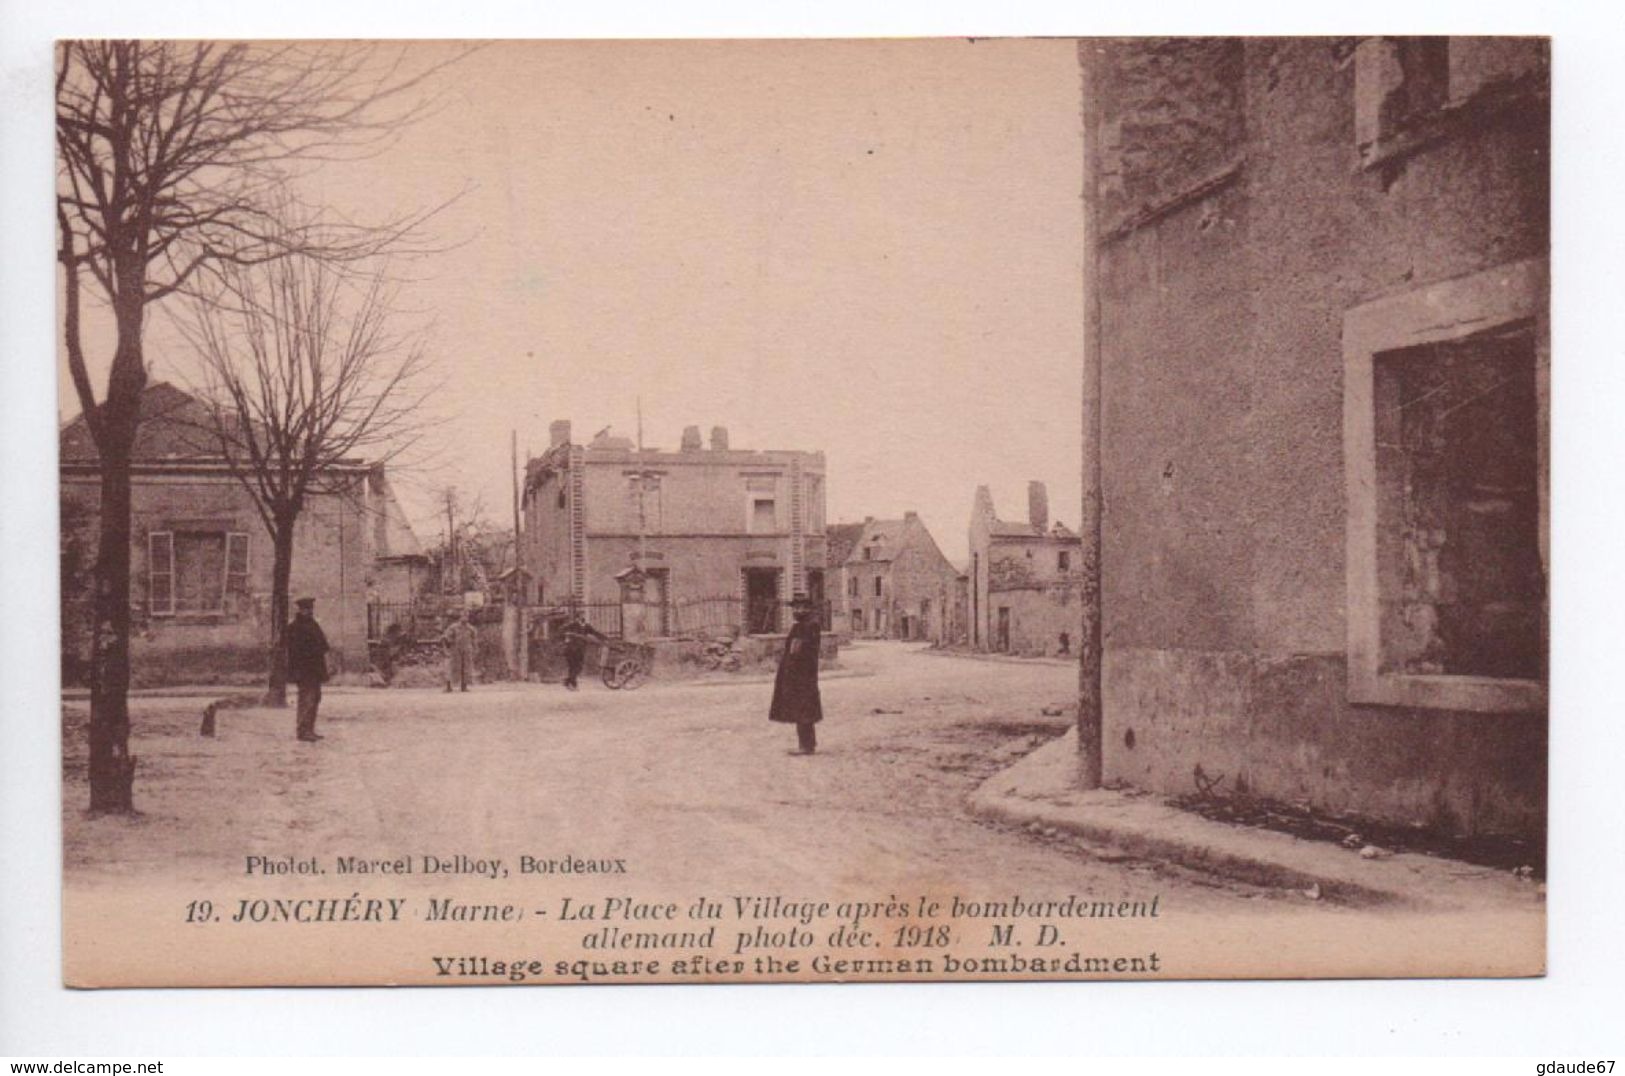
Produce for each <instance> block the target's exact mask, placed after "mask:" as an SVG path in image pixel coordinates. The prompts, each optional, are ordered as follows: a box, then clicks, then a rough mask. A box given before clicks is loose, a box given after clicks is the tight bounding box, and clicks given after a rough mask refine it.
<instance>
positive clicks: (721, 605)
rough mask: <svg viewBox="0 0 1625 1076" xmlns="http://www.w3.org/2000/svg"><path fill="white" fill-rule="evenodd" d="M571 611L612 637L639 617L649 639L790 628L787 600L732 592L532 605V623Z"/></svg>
mask: <svg viewBox="0 0 1625 1076" xmlns="http://www.w3.org/2000/svg"><path fill="white" fill-rule="evenodd" d="M572 609H577V610H579V611H580V612H581V613H582V615H583V617H584V618H585V619H586V621H587V623H588V624H591V625H592V626H593V627H594V628H595V629H597V630H598V631H601V632H603V633H604V634H605V635H607V636H609V637H610V638H611V639H620V638H623V637H624V636H625V634H626V631H625V629H626V628H628V627H634V626H635V623H636V622H637V621H641V628H642V630H641V634H642V635H645V636H649V637H672V636H696V635H698V636H726V635H734V634H741V633H742V634H752V635H770V634H776V633H779V632H783V631H787V630H788V629H789V627H790V611H789V603H788V602H785V601H780V600H778V599H776V598H774V599H762V600H759V601H754V602H747V601H746V600H745V599H743V598H741V597H739V596H738V595H733V594H731V595H722V596H717V597H710V598H681V599H675V600H672V601H667V602H665V603H663V604H662V603H656V602H650V603H645V604H643V606H642V608H641V611H640V609H639V605H638V603H635V602H633V603H628V604H626V605H623V604H622V603H620V602H587V603H585V604H576V605H574V606H572V605H569V604H561V605H547V606H541V607H533V608H532V609H531V612H530V616H531V619H532V622H533V623H539V624H544V623H548V622H555V623H562V622H563V621H564V620H565V619H566V618H567V617H568V616H569V615H570V612H571V610H572ZM627 610H632V611H633V613H634V614H640V615H636V617H635V622H634V623H633V624H629V623H627V619H626V618H627ZM830 612H831V609H830V603H829V602H827V601H826V602H823V603H822V604H821V608H820V613H819V615H820V616H821V617H822V618H823V623H824V625H825V627H828V626H829V624H830Z"/></svg>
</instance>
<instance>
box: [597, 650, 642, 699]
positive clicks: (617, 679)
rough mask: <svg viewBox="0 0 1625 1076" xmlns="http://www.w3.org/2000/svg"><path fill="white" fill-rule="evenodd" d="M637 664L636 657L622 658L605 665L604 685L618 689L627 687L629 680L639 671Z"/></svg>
mask: <svg viewBox="0 0 1625 1076" xmlns="http://www.w3.org/2000/svg"><path fill="white" fill-rule="evenodd" d="M637 666H638V663H637V661H636V659H634V658H621V659H620V660H619V661H616V662H613V663H611V664H609V665H606V666H604V686H605V687H607V688H610V689H612V690H616V691H618V690H620V689H621V688H623V687H625V686H626V682H627V680H629V679H630V678H631V677H632V675H633V674H634V673H635V672H636V671H637Z"/></svg>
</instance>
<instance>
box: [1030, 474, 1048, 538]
mask: <svg viewBox="0 0 1625 1076" xmlns="http://www.w3.org/2000/svg"><path fill="white" fill-rule="evenodd" d="M1027 521H1028V522H1029V523H1031V524H1032V525H1033V530H1035V531H1037V532H1039V533H1040V534H1043V533H1046V532H1048V531H1049V491H1048V490H1046V489H1045V488H1044V483H1042V482H1037V481H1034V482H1028V483H1027Z"/></svg>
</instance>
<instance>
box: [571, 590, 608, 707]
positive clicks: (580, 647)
mask: <svg viewBox="0 0 1625 1076" xmlns="http://www.w3.org/2000/svg"><path fill="white" fill-rule="evenodd" d="M591 639H597V640H599V641H600V642H608V641H609V637H608V636H606V635H605V634H604V633H603V632H601V631H599V630H598V629H597V628H595V627H593V626H592V625H591V624H589V623H587V620H586V618H585V617H583V616H582V615H581V610H580V609H576V608H574V607H572V608H571V609H570V619H569V620H567V621H565V622H564V686H565V687H567V688H569V689H570V690H571V691H574V690H576V679H577V678H578V677H579V676H580V675H581V666H582V665H583V664H584V663H585V662H586V660H587V642H588V641H589V640H591Z"/></svg>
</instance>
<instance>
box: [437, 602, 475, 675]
mask: <svg viewBox="0 0 1625 1076" xmlns="http://www.w3.org/2000/svg"><path fill="white" fill-rule="evenodd" d="M477 640H478V636H477V635H476V634H475V631H474V625H472V624H470V623H469V622H468V610H467V609H464V610H463V611H462V614H461V615H460V616H458V617H457V619H456V620H453V621H452V622H451V626H450V627H448V628H447V629H446V632H445V634H444V635H442V636H441V637H440V641H441V643H442V644H444V645H445V647H446V690H447V691H450V690H451V686H452V685H453V684H460V685H461V686H462V690H464V691H467V690H468V682H469V680H470V679H472V678H473V676H474V646H475V643H476V642H477Z"/></svg>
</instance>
